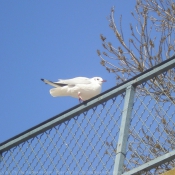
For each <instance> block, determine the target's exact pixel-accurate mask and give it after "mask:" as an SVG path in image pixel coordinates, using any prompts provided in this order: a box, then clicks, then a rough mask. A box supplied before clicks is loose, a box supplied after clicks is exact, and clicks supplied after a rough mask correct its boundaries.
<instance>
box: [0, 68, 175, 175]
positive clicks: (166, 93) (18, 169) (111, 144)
mask: <svg viewBox="0 0 175 175" xmlns="http://www.w3.org/2000/svg"><path fill="white" fill-rule="evenodd" d="M174 75H175V73H174V69H171V70H168V71H166V72H163V73H162V74H160V75H157V76H156V77H152V79H150V80H148V81H146V82H144V83H142V84H140V85H138V86H137V87H136V89H135V97H134V104H133V109H132V116H131V124H130V128H129V137H128V142H127V150H126V158H125V162H124V172H127V171H129V170H132V169H133V168H136V167H138V166H140V165H142V164H144V163H146V162H149V161H150V160H153V159H155V158H157V157H159V156H161V155H164V154H165V153H168V152H170V151H172V150H175V139H174V138H175V129H174V128H175V92H174V91H175V89H174V87H175V82H174ZM124 98H125V93H122V94H120V95H118V96H116V97H113V98H112V99H110V100H108V101H106V102H103V103H101V104H99V105H97V106H95V107H93V108H91V109H89V110H87V111H84V112H83V113H81V114H80V115H78V116H74V117H73V118H71V119H69V120H67V121H65V122H63V123H61V124H58V125H57V126H55V127H52V128H51V129H49V130H47V131H45V132H43V133H42V134H39V135H37V136H35V137H33V138H31V139H29V140H27V141H25V142H23V143H21V144H19V145H18V146H15V147H13V148H11V149H9V150H8V151H5V152H3V153H2V158H1V162H0V174H2V175H5V174H9V175H13V174H18V175H21V174H25V175H28V174H43V175H45V174H50V175H55V174H65V175H68V174H72V175H74V174H110V175H111V174H113V169H114V164H115V157H116V150H117V142H118V137H119V131H120V124H121V119H122V113H123V105H124ZM172 167H175V161H174V160H172V161H169V162H166V163H164V164H160V165H159V166H157V167H154V168H153V169H151V170H149V171H145V172H144V171H142V173H141V174H145V175H146V174H148V175H155V174H159V173H162V172H164V171H166V170H169V169H172Z"/></svg>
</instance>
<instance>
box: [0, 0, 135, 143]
mask: <svg viewBox="0 0 175 175" xmlns="http://www.w3.org/2000/svg"><path fill="white" fill-rule="evenodd" d="M134 3H135V2H134V1H127V0H117V1H114V0H110V1H109V0H102V1H100V0H98V1H97V0H96V1H92V0H84V1H78V0H74V1H68V0H64V1H63V0H62V1H61V0H51V1H48V0H47V1H46V0H42V1H41V0H40V1H39V0H38V1H34V0H33V1H27V0H26V1H24V0H18V1H12V0H6V1H3V0H1V1H0V82H1V85H0V93H1V98H0V120H1V122H0V128H1V135H0V142H3V141H5V140H7V139H9V138H11V137H13V136H15V135H17V134H20V133H21V132H23V131H25V130H27V129H29V128H31V127H33V126H35V125H37V124H39V123H41V122H43V121H45V120H47V119H49V118H51V117H53V116H55V115H57V114H59V113H61V112H63V111H65V110H67V109H69V108H72V107H74V106H75V105H77V104H79V101H78V99H76V98H71V97H57V98H53V97H52V96H51V95H50V93H49V90H50V88H51V86H49V85H45V84H44V83H43V82H42V81H41V80H40V79H41V78H45V79H48V80H51V81H57V80H58V79H67V78H74V77H78V76H84V77H89V78H91V77H94V76H100V77H102V78H103V79H105V80H107V82H106V83H104V84H103V88H102V89H103V90H102V91H103V92H104V91H106V90H108V89H109V88H112V87H114V86H115V85H116V79H115V75H114V74H112V73H108V72H107V71H106V70H105V69H104V67H102V66H101V65H100V58H99V57H98V55H97V53H96V50H97V49H99V50H101V51H103V50H104V49H103V48H102V43H101V40H100V34H103V35H104V36H106V37H107V38H108V41H110V42H112V43H114V44H115V45H116V46H117V45H118V44H119V43H117V40H116V39H115V36H114V33H113V31H112V30H111V29H110V28H109V25H108V24H109V23H108V20H107V17H108V16H109V14H110V9H111V7H112V6H115V19H116V20H119V17H120V15H121V14H122V15H123V31H124V33H125V35H128V36H129V35H130V32H129V23H130V22H132V20H133V18H132V17H131V15H130V12H131V11H133V10H134Z"/></svg>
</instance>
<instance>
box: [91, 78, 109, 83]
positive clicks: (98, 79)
mask: <svg viewBox="0 0 175 175" xmlns="http://www.w3.org/2000/svg"><path fill="white" fill-rule="evenodd" d="M92 81H93V82H96V83H98V84H100V85H102V83H103V82H106V80H103V78H101V77H93V78H92Z"/></svg>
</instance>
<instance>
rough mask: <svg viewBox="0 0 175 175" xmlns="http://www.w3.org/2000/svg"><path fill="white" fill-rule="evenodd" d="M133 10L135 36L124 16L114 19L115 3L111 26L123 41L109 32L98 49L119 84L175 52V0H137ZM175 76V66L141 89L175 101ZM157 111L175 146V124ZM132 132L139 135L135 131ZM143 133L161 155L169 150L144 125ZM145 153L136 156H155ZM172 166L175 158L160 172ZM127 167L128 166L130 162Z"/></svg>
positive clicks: (162, 99)
mask: <svg viewBox="0 0 175 175" xmlns="http://www.w3.org/2000/svg"><path fill="white" fill-rule="evenodd" d="M131 14H132V16H133V18H134V19H135V22H136V24H137V25H134V24H133V23H132V24H130V27H129V30H128V31H130V33H131V36H130V38H127V39H126V38H125V36H124V33H123V30H122V16H120V18H119V24H118V25H117V24H116V22H115V20H114V7H113V8H112V9H111V14H110V17H109V19H108V20H109V26H110V28H111V29H112V30H113V32H114V34H115V37H116V40H117V41H118V42H119V46H118V47H114V46H113V44H112V43H110V42H108V41H107V39H106V37H105V36H103V35H100V38H101V40H102V45H103V48H104V50H105V51H104V52H101V51H99V50H97V53H98V55H99V57H100V58H101V65H102V66H104V67H105V68H106V70H107V71H108V72H110V73H114V74H115V75H116V80H117V84H120V83H121V82H124V81H126V80H127V79H129V78H131V77H133V76H135V75H137V74H139V73H141V72H144V71H145V70H147V69H149V68H151V67H153V66H155V65H157V64H158V63H161V62H162V61H164V60H166V59H168V58H170V57H171V56H173V55H174V54H175V2H174V1H173V0H137V1H136V5H135V11H134V12H132V13H131ZM155 34H156V36H155ZM174 80H175V71H174V69H171V70H169V71H167V72H166V73H165V74H161V75H159V76H157V77H154V78H152V79H151V80H149V81H148V82H147V83H146V85H145V84H144V85H140V86H138V87H137V91H138V92H139V94H140V95H141V96H144V97H147V96H152V97H153V98H154V99H156V101H158V102H160V103H171V104H174V105H175V97H174V83H172V82H174ZM155 111H156V113H157V116H158V117H159V118H160V121H161V122H160V125H162V126H163V127H164V132H165V134H166V136H167V137H169V139H168V140H167V143H169V148H170V149H175V142H174V141H173V140H174V134H175V131H174V126H169V124H168V121H167V119H166V118H165V117H164V116H162V115H161V113H160V111H158V109H156V108H155ZM157 130H159V128H157ZM130 132H131V131H130ZM130 134H131V135H133V137H137V136H136V135H135V133H133V132H131V133H130ZM142 134H143V135H144V139H142V140H141V142H142V143H145V144H147V145H148V147H149V151H150V152H151V153H152V154H154V155H155V156H157V157H158V156H160V155H162V153H165V152H168V150H167V149H166V146H163V145H160V143H159V142H157V141H156V140H154V139H153V138H152V136H151V135H149V134H148V133H146V132H145V131H144V128H142ZM141 142H140V143H141ZM106 145H107V146H108V147H109V150H107V151H106V153H107V154H108V152H109V151H110V152H111V151H112V152H114V153H115V147H114V146H113V144H112V143H109V142H106ZM139 146H140V145H138V147H139ZM128 148H129V149H130V150H132V149H133V147H132V145H129V147H128ZM142 154H143V155H144V150H142V151H140V152H137V153H136V152H133V155H132V157H133V159H135V160H136V159H138V158H139V159H140V160H142V161H144V162H148V161H150V160H151V159H152V158H151V157H149V156H148V157H146V156H143V155H142ZM137 163H138V162H137ZM138 164H139V163H138ZM172 167H175V164H174V162H171V163H169V164H168V165H163V166H162V167H159V168H158V169H157V170H156V172H159V173H160V172H163V171H164V170H168V169H170V168H172ZM125 169H126V170H127V169H128V167H127V166H126V165H125ZM147 174H149V173H147Z"/></svg>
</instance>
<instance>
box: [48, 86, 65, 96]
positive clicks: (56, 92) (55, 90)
mask: <svg viewBox="0 0 175 175" xmlns="http://www.w3.org/2000/svg"><path fill="white" fill-rule="evenodd" d="M50 95H51V96H53V97H58V96H68V94H67V92H66V90H65V89H63V88H62V87H57V88H53V89H50Z"/></svg>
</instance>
